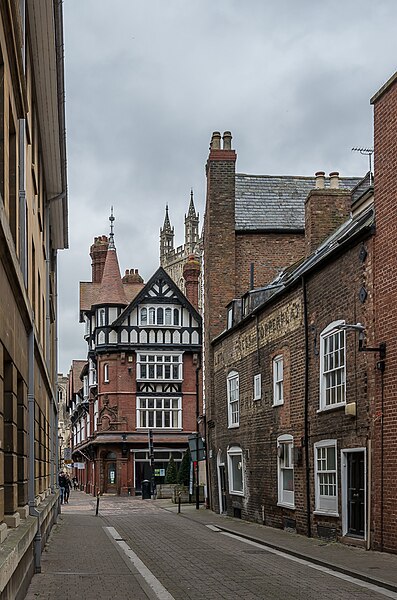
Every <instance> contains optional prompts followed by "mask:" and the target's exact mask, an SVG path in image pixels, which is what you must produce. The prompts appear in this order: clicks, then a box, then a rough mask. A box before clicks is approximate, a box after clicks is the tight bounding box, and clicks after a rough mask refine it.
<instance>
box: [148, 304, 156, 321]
mask: <svg viewBox="0 0 397 600" xmlns="http://www.w3.org/2000/svg"><path fill="white" fill-rule="evenodd" d="M155 323H156V309H155V308H149V325H155Z"/></svg>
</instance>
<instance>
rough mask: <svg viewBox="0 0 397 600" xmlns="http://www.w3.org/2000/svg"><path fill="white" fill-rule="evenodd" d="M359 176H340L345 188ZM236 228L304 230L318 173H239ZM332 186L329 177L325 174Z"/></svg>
mask: <svg viewBox="0 0 397 600" xmlns="http://www.w3.org/2000/svg"><path fill="white" fill-rule="evenodd" d="M360 181H361V178H359V177H340V178H339V186H340V189H342V190H352V189H353V188H354V187H355V186H356V185H357V184H358V183H359V182H360ZM235 182H236V194H235V197H236V200H235V211H236V212H235V215H236V216H235V221H236V223H235V228H236V231H256V230H261V231H266V230H270V231H274V230H284V231H285V230H291V231H296V230H301V231H303V230H304V226H305V200H306V198H307V195H308V194H309V192H310V191H311V190H312V189H314V188H315V185H316V179H315V177H295V176H292V175H282V176H278V175H245V174H243V173H236V178H235ZM325 186H326V187H329V178H325Z"/></svg>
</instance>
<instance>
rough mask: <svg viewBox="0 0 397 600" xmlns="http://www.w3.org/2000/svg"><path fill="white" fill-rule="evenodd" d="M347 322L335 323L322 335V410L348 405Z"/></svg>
mask: <svg viewBox="0 0 397 600" xmlns="http://www.w3.org/2000/svg"><path fill="white" fill-rule="evenodd" d="M344 324H345V321H334V322H333V323H330V324H329V325H328V327H326V328H325V329H324V330H323V331H322V332H321V335H320V410H326V409H328V408H333V407H334V406H338V405H342V404H345V403H346V383H345V382H346V358H345V347H346V332H345V330H344V329H343V325H344Z"/></svg>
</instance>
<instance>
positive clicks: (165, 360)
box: [137, 352, 183, 381]
mask: <svg viewBox="0 0 397 600" xmlns="http://www.w3.org/2000/svg"><path fill="white" fill-rule="evenodd" d="M144 357H145V358H144ZM160 359H161V360H160ZM167 367H170V368H169V369H168V368H167ZM175 375H176V377H174V376H175ZM137 379H138V380H141V381H182V380H183V354H182V353H179V352H178V353H173V352H138V354H137Z"/></svg>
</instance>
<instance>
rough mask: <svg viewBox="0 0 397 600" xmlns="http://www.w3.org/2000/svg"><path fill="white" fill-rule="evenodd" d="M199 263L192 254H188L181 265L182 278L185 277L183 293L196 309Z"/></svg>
mask: <svg viewBox="0 0 397 600" xmlns="http://www.w3.org/2000/svg"><path fill="white" fill-rule="evenodd" d="M199 276H200V263H199V261H198V260H197V258H196V257H195V256H194V254H190V256H189V258H188V259H187V262H186V263H185V264H184V267H183V278H184V279H185V295H186V298H187V299H188V300H189V302H190V304H192V305H193V306H194V308H195V309H196V310H198V290H199Z"/></svg>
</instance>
